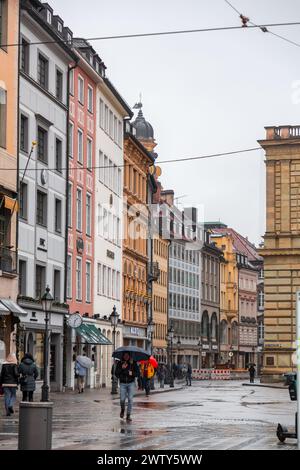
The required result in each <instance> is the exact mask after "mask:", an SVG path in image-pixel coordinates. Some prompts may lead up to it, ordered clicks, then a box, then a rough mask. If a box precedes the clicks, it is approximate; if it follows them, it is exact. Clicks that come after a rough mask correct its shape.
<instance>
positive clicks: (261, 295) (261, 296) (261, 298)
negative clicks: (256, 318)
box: [258, 291, 265, 308]
mask: <svg viewBox="0 0 300 470" xmlns="http://www.w3.org/2000/svg"><path fill="white" fill-rule="evenodd" d="M264 301H265V294H264V292H262V291H260V292H259V294H258V306H259V308H263V307H264Z"/></svg>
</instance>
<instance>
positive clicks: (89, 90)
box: [88, 85, 93, 113]
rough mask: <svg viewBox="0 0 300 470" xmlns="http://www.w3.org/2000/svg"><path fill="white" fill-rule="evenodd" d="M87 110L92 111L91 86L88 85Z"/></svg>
mask: <svg viewBox="0 0 300 470" xmlns="http://www.w3.org/2000/svg"><path fill="white" fill-rule="evenodd" d="M88 111H89V112H90V113H92V112H93V88H92V87H91V86H90V85H89V86H88Z"/></svg>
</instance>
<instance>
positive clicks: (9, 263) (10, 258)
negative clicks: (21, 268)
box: [0, 246, 17, 276]
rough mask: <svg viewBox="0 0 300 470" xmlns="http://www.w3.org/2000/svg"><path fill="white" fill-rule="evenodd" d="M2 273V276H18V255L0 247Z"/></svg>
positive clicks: (0, 268)
mask: <svg viewBox="0 0 300 470" xmlns="http://www.w3.org/2000/svg"><path fill="white" fill-rule="evenodd" d="M0 272H2V275H10V276H15V275H16V274H17V253H16V251H12V250H10V249H9V248H6V247H3V246H0Z"/></svg>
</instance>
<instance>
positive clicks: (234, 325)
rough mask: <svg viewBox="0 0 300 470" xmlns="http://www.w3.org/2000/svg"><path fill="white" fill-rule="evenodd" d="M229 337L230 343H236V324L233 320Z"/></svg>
mask: <svg viewBox="0 0 300 470" xmlns="http://www.w3.org/2000/svg"><path fill="white" fill-rule="evenodd" d="M231 338H232V344H238V324H237V322H236V321H234V322H233V323H232V326H231Z"/></svg>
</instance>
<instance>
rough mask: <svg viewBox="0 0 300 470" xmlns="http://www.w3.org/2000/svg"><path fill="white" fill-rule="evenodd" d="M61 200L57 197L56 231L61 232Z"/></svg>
mask: <svg viewBox="0 0 300 470" xmlns="http://www.w3.org/2000/svg"><path fill="white" fill-rule="evenodd" d="M61 208H62V205H61V200H60V199H56V198H55V231H56V232H58V233H61V229H62V227H61Z"/></svg>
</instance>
